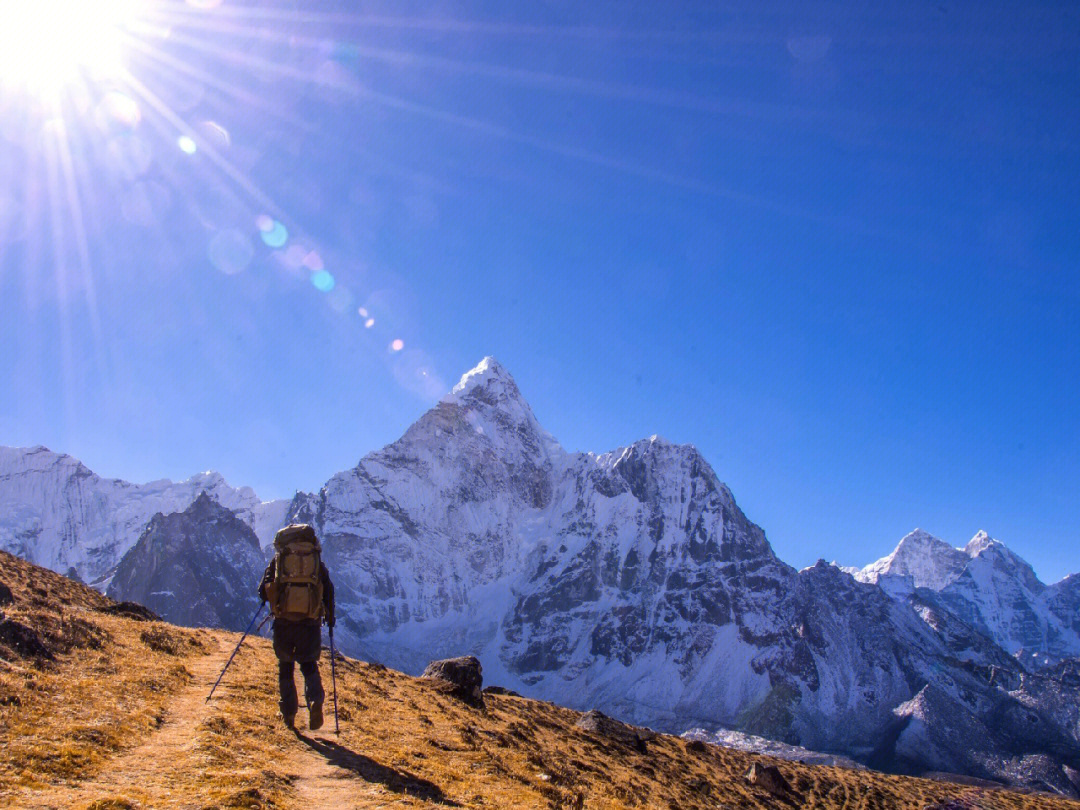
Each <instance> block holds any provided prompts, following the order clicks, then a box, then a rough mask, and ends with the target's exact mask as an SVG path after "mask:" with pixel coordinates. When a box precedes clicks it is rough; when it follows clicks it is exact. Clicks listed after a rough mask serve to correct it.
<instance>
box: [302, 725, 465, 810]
mask: <svg viewBox="0 0 1080 810" xmlns="http://www.w3.org/2000/svg"><path fill="white" fill-rule="evenodd" d="M296 737H297V739H298V740H300V741H301V742H302V743H303V744H304V745H306V746H308V748H311V749H313V750H314V751H316V752H317V753H319V754H321V755H322V756H324V757H325V758H326V761H327V762H329V763H330V764H331V765H336V766H337V767H339V768H344V769H345V770H347V771H352V772H353V773H355V774H356V775H357V776H359V777H360V778H361V779H363V780H365V781H367V782H377V783H378V784H380V785H382V786H383V787H385V788H386V789H387V790H392V791H393V792H394V793H404V794H405V795H406V796H413V797H415V798H417V799H423V800H425V801H429V802H434V803H435V804H442V805H446V806H447V807H460V806H461V805H459V804H458V803H457V802H455V801H453V800H452V799H448V798H446V796H444V795H443V792H442V789H441V788H440V787H439V786H438V785H436V784H435V783H434V782H429V781H428V780H427V779H421V778H420V777H419V776H416V775H415V774H411V773H408V772H407V771H399V770H396V769H395V768H390V767H388V766H386V765H382V764H380V763H378V762H376V761H375V760H373V759H371V758H370V757H366V756H364V755H363V754H358V753H356V752H355V751H352V750H350V749H348V748H346V747H345V746H344V745H339V744H338V743H336V742H333V741H332V740H323V739H318V738H314V737H305V736H304V735H303V734H301V733H300V732H299V731H297V733H296Z"/></svg>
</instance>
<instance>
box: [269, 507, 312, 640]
mask: <svg viewBox="0 0 1080 810" xmlns="http://www.w3.org/2000/svg"><path fill="white" fill-rule="evenodd" d="M274 548H275V549H277V554H276V556H275V558H274V559H275V564H274V579H273V581H272V582H271V583H270V584H269V587H268V588H267V590H268V591H269V593H268V594H267V601H268V602H269V603H270V612H271V613H273V614H274V617H275V618H277V619H288V620H291V621H299V620H302V619H320V618H322V615H323V603H322V598H323V587H322V577H320V576H319V571H320V568H321V567H322V565H321V564H322V558H321V552H322V549H321V547H320V546H319V538H318V537H316V536H315V530H314V529H313V528H311V526H309V525H308V524H306V523H294V524H292V525H291V526H286V527H285V528H284V529H280V530H279V531H278V533H277V534H276V535H275V536H274Z"/></svg>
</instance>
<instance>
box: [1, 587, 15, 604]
mask: <svg viewBox="0 0 1080 810" xmlns="http://www.w3.org/2000/svg"><path fill="white" fill-rule="evenodd" d="M14 601H15V595H14V594H13V593H12V592H11V588H9V587H8V586H7V585H5V584H4V583H3V582H0V606H3V605H10V604H11V603H12V602H14Z"/></svg>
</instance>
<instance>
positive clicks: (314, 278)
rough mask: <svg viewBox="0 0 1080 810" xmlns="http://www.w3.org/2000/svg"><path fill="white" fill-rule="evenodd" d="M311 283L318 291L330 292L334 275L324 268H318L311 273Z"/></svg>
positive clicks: (332, 287)
mask: <svg viewBox="0 0 1080 810" xmlns="http://www.w3.org/2000/svg"><path fill="white" fill-rule="evenodd" d="M311 283H312V285H313V286H314V287H315V289H316V290H318V291H319V292H324V293H325V292H330V291H331V290H332V289H334V277H333V276H332V275H330V273H329V272H327V271H326V270H318V271H316V272H314V273H312V274H311Z"/></svg>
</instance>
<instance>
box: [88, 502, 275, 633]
mask: <svg viewBox="0 0 1080 810" xmlns="http://www.w3.org/2000/svg"><path fill="white" fill-rule="evenodd" d="M264 561H265V560H264V556H263V553H262V551H261V549H260V547H259V539H258V537H256V535H255V532H254V531H253V530H252V529H251V527H250V526H248V525H247V524H246V523H245V522H244V521H242V520H241V519H240V518H239V517H237V515H236V514H235V513H234V512H232V511H231V510H229V509H226V508H225V507H223V506H222V505H221V504H219V503H218V502H217V501H215V500H214V499H213V498H211V497H210V496H209V495H208V494H207V493H205V492H204V493H202V494H200V495H199V497H197V498H196V499H195V500H194V501H193V502H192V504H191V506H189V507H188V508H187V509H185V510H184V511H183V512H175V513H173V514H170V515H162V514H157V515H154V517H152V518H151V519H150V522H149V524H147V527H146V529H145V530H144V531H143V533H142V535H141V536H140V537H139V540H138V542H136V543H135V545H134V546H132V547H131V549H129V550H128V552H127V553H126V554H125V555H124V557H123V559H121V560H120V564H119V565H118V566H117V567H116V572H115V574H114V575H113V577H112V581H111V582H110V583H109V589H108V592H107V594H108V595H109V596H111V597H113V598H114V599H118V600H129V601H133V602H138V603H139V604H142V605H146V606H147V607H148V608H150V609H151V610H153V611H154V612H155V613H157V614H158V615H160V616H162V617H167V618H168V620H169V621H172V622H174V623H177V624H183V625H187V626H189V627H225V628H228V629H230V630H243V629H244V628H245V627H246V626H247V624H248V622H249V621H250V619H251V616H252V615H253V614H254V613H255V609H256V607H257V606H258V604H259V600H258V597H257V596H256V586H257V585H258V582H259V576H260V575H261V574H262V567H263V564H264Z"/></svg>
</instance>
